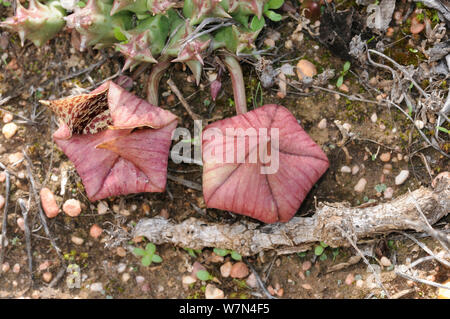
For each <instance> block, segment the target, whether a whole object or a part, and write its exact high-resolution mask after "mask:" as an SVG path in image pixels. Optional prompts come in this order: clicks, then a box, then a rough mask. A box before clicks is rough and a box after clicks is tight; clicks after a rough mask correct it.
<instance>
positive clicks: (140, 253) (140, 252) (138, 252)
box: [133, 247, 147, 256]
mask: <svg viewBox="0 0 450 319" xmlns="http://www.w3.org/2000/svg"><path fill="white" fill-rule="evenodd" d="M133 253H134V254H135V255H137V256H145V255H147V253H146V251H145V250H143V249H142V248H137V247H136V248H134V249H133Z"/></svg>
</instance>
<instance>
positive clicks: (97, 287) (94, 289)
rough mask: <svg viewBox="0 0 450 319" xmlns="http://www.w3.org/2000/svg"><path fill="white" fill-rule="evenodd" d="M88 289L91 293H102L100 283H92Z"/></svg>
mask: <svg viewBox="0 0 450 319" xmlns="http://www.w3.org/2000/svg"><path fill="white" fill-rule="evenodd" d="M90 289H91V291H92V292H102V291H103V284H102V283H101V282H94V283H93V284H91V287H90Z"/></svg>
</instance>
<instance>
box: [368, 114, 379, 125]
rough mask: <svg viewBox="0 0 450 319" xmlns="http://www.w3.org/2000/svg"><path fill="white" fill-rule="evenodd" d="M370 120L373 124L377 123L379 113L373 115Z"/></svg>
mask: <svg viewBox="0 0 450 319" xmlns="http://www.w3.org/2000/svg"><path fill="white" fill-rule="evenodd" d="M370 120H371V121H372V123H376V122H377V120H378V116H377V113H373V114H372V115H371V116H370Z"/></svg>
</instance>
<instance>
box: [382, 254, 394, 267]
mask: <svg viewBox="0 0 450 319" xmlns="http://www.w3.org/2000/svg"><path fill="white" fill-rule="evenodd" d="M380 264H381V265H382V266H383V267H389V266H391V265H392V263H391V261H390V260H389V259H388V258H387V257H385V256H383V257H381V259H380Z"/></svg>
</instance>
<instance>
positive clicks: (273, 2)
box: [267, 0, 284, 9]
mask: <svg viewBox="0 0 450 319" xmlns="http://www.w3.org/2000/svg"><path fill="white" fill-rule="evenodd" d="M283 3H284V0H270V1H269V2H268V3H267V7H268V8H269V9H279V8H281V6H282V5H283Z"/></svg>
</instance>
